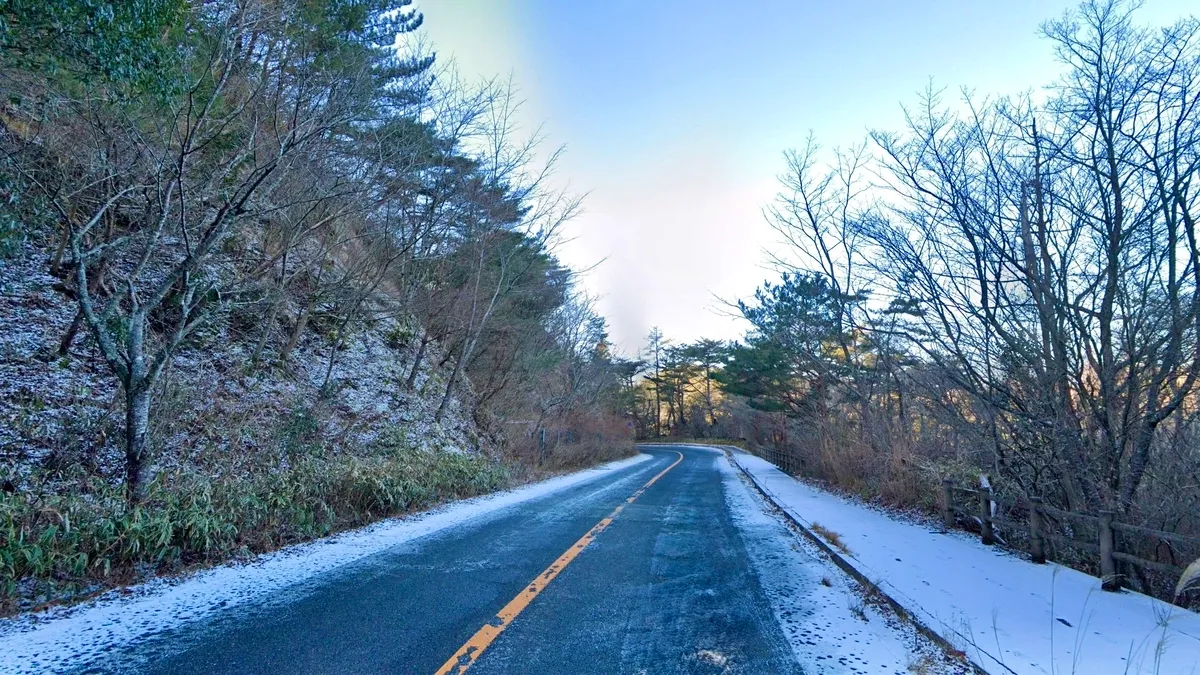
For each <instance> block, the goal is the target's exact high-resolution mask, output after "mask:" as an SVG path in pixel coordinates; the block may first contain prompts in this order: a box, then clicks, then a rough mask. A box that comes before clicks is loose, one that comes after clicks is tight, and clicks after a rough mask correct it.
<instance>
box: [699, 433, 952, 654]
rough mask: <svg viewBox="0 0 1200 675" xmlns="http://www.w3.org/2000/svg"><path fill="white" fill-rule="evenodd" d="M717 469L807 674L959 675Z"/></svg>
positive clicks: (723, 462) (726, 471)
mask: <svg viewBox="0 0 1200 675" xmlns="http://www.w3.org/2000/svg"><path fill="white" fill-rule="evenodd" d="M717 466H718V467H719V469H720V471H721V473H722V478H723V480H724V484H725V500H726V503H727V504H728V505H729V511H730V513H731V514H732V517H733V520H734V523H735V524H736V525H737V527H738V530H739V531H740V532H741V534H742V538H743V541H744V542H745V544H746V551H747V553H748V554H749V556H750V560H751V563H752V564H753V565H754V569H755V573H756V574H757V575H758V578H759V582H760V583H761V584H762V587H763V591H764V592H765V593H766V595H767V598H768V600H769V601H770V603H771V609H772V610H773V611H774V613H775V617H776V620H777V621H778V622H779V625H780V628H782V629H783V632H784V635H785V636H786V637H787V638H788V642H789V643H790V644H791V647H792V653H793V655H794V656H795V658H796V660H797V661H798V662H799V663H800V665H801V667H802V668H803V670H804V672H806V673H814V674H819V673H839V674H840V673H879V674H888V675H890V674H892V673H894V674H895V675H905V674H906V673H909V672H911V671H910V668H915V667H917V664H922V665H923V667H924V668H925V670H923V671H920V672H928V673H940V672H956V671H957V670H961V669H956V668H954V667H952V666H950V665H948V664H946V663H944V659H943V655H942V653H941V651H940V650H939V649H938V648H937V647H936V646H935V645H933V644H932V643H931V642H929V640H928V639H926V638H924V637H923V636H921V635H920V634H919V633H917V631H916V630H915V629H914V628H913V627H912V626H909V625H907V624H903V623H901V622H899V621H898V620H897V619H896V618H895V617H894V616H893V615H891V613H890V611H889V612H887V613H884V612H882V611H881V610H880V609H878V608H877V607H875V606H874V605H873V604H871V603H869V602H864V600H863V598H862V595H861V593H860V592H859V591H858V589H857V584H856V583H854V582H853V581H851V580H850V579H849V578H848V577H847V576H846V575H845V573H843V572H842V571H841V570H840V569H838V568H837V567H835V566H834V565H833V563H832V562H830V561H828V560H826V559H825V558H824V556H823V554H822V553H820V551H819V549H817V548H816V547H815V546H813V545H812V544H811V543H810V542H807V541H805V540H803V539H802V538H801V537H800V536H799V535H796V534H793V533H792V532H789V531H788V529H787V527H786V526H785V525H784V524H783V523H782V522H780V517H781V516H774V515H772V514H771V513H769V512H768V510H767V509H768V508H769V507H767V506H766V505H765V504H764V503H763V502H762V500H761V499H759V498H757V497H756V496H753V495H752V493H751V492H750V489H749V488H748V487H747V486H746V485H745V484H744V483H743V481H742V478H741V473H740V472H738V471H737V470H736V469H734V468H733V466H732V465H730V463H729V461H728V460H727V459H726V458H725V457H723V456H722V457H719V458H717Z"/></svg>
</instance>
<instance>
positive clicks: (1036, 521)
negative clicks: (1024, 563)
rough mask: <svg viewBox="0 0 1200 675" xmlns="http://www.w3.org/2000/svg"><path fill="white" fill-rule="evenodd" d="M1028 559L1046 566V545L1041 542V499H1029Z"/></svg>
mask: <svg viewBox="0 0 1200 675" xmlns="http://www.w3.org/2000/svg"><path fill="white" fill-rule="evenodd" d="M1029 559H1030V560H1032V561H1033V562H1035V563H1037V564H1039V565H1044V564H1046V544H1045V542H1044V541H1043V540H1042V499H1041V498H1040V497H1031V498H1030V499H1029Z"/></svg>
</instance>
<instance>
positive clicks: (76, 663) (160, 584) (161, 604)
mask: <svg viewBox="0 0 1200 675" xmlns="http://www.w3.org/2000/svg"><path fill="white" fill-rule="evenodd" d="M648 459H650V456H649V455H644V454H643V455H637V456H635V457H631V458H629V459H624V460H620V461H617V462H611V463H609V464H606V465H604V466H601V467H598V468H594V469H589V470H586V471H580V472H577V473H573V474H568V475H565V476H560V477H557V478H552V479H550V480H546V481H543V482H540V483H535V484H533V485H528V486H525V487H522V488H518V489H516V490H511V491H508V492H503V493H499V494H494V495H488V496H484V497H477V498H474V499H469V500H465V501H461V502H456V503H453V504H451V505H449V506H446V507H443V508H440V509H435V510H433V511H429V512H427V513H424V514H420V515H417V516H412V517H406V518H398V519H392V520H386V521H381V522H378V523H375V524H374V525H370V526H367V527H365V528H362V529H360V530H355V531H353V532H347V533H343V534H340V535H337V536H334V537H330V538H328V539H322V540H318V541H314V542H311V543H307V544H300V545H297V546H292V547H289V548H286V549H283V550H280V551H277V552H275V553H271V554H268V555H264V556H262V557H260V558H258V559H257V560H256V561H254V562H253V563H249V564H245V565H233V564H231V565H223V566H221V567H216V568H212V569H209V570H206V571H204V572H200V573H198V574H196V575H194V576H191V577H188V578H186V579H183V580H170V579H165V578H159V579H156V580H154V581H151V582H149V583H146V584H143V585H141V586H135V587H132V588H129V589H123V590H121V591H113V592H110V593H107V594H105V595H104V596H101V597H100V598H98V599H96V600H93V601H91V602H87V603H84V604H81V605H76V606H73V607H58V608H54V609H51V610H47V611H44V612H39V613H36V614H26V615H22V616H20V617H16V618H11V619H0V672H2V673H12V674H14V675H16V674H18V673H46V672H59V671H62V670H66V669H71V668H78V667H81V666H84V665H86V664H87V663H88V662H90V661H92V660H94V659H96V658H97V657H100V656H102V655H104V654H105V653H108V652H110V651H112V650H117V649H121V648H122V647H123V646H125V645H129V644H131V643H132V642H134V641H135V640H136V641H141V640H145V639H146V638H149V637H151V636H153V635H156V634H160V633H163V632H166V631H168V630H171V629H174V628H178V627H179V626H181V625H183V624H186V623H190V622H193V621H197V620H201V619H204V618H207V617H209V616H211V615H213V614H214V613H216V612H218V611H221V610H226V609H229V608H233V607H236V606H239V605H247V604H257V603H261V602H263V601H265V600H266V599H268V598H270V597H271V596H273V595H275V594H277V593H278V592H280V591H281V590H283V589H285V588H290V587H294V586H296V585H298V584H302V583H304V582H308V581H312V580H314V579H315V578H316V577H318V575H322V574H326V573H330V572H332V571H334V570H336V569H338V568H341V567H344V566H345V565H348V564H350V563H353V562H355V561H357V560H361V559H362V558H364V557H366V556H369V555H372V554H375V553H379V552H381V551H383V550H385V549H388V548H391V547H393V546H397V545H399V544H403V543H405V542H409V541H412V540H414V539H416V538H418V537H423V536H425V535H428V534H432V533H434V532H438V531H440V530H444V529H446V528H449V527H454V526H457V525H462V524H464V523H466V522H468V521H469V520H472V519H474V518H477V517H480V516H483V515H485V514H490V513H494V512H496V511H498V510H500V509H503V508H506V507H509V506H513V505H515V504H520V503H522V502H526V501H529V500H531V499H535V498H538V497H542V496H545V495H548V494H551V493H553V492H557V491H560V490H563V489H566V488H568V487H571V486H574V485H579V484H581V483H584V482H587V481H591V480H594V479H597V478H600V477H601V476H604V475H606V474H609V473H611V472H613V471H617V470H620V469H623V468H625V467H629V466H632V465H634V464H638V463H641V462H644V461H646V460H648Z"/></svg>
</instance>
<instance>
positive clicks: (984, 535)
mask: <svg viewBox="0 0 1200 675" xmlns="http://www.w3.org/2000/svg"><path fill="white" fill-rule="evenodd" d="M960 495H961V496H965V497H967V499H968V500H969V502H971V503H972V508H970V509H964V508H961V507H960V503H962V501H963V500H962V499H960V498H959V496H960ZM940 501H941V504H940V507H941V516H942V524H943V525H944V526H945V527H946V529H954V528H955V527H957V525H958V516H960V515H962V516H964V517H965V518H967V519H969V520H971V521H974V522H977V523H978V525H979V529H980V538H981V539H982V541H983V543H984V544H987V545H989V546H990V545H993V544H996V543H997V537H996V533H995V524H997V523H1000V524H1001V525H1003V526H1005V527H1008V528H1011V530H1012V531H1013V532H1016V531H1018V530H1020V529H1024V530H1025V532H1026V533H1027V534H1028V537H1029V547H1028V551H1029V557H1030V560H1032V561H1033V562H1035V563H1039V564H1042V563H1045V562H1046V559H1047V549H1048V547H1047V542H1055V543H1059V544H1062V545H1064V546H1067V547H1070V548H1072V549H1075V550H1081V551H1085V552H1087V553H1089V554H1091V555H1094V556H1096V559H1097V562H1098V564H1099V568H1100V579H1101V587H1102V588H1103V589H1104V590H1106V591H1118V590H1120V589H1121V587H1122V586H1123V582H1124V577H1123V576H1122V575H1121V574H1120V573H1119V572H1118V566H1117V562H1118V561H1120V562H1124V563H1127V564H1130V565H1135V566H1137V567H1140V568H1142V569H1147V570H1153V571H1155V572H1162V573H1166V574H1173V575H1175V576H1179V575H1181V574H1183V572H1184V569H1185V568H1184V566H1181V565H1176V564H1174V563H1165V562H1162V561H1159V560H1147V559H1146V558H1142V557H1140V556H1138V555H1135V554H1134V553H1132V552H1129V551H1122V550H1120V548H1119V547H1118V541H1119V538H1118V537H1117V533H1118V532H1123V533H1126V534H1129V535H1134V536H1140V537H1143V538H1144V539H1149V540H1156V541H1157V542H1159V543H1162V542H1166V543H1168V544H1173V545H1178V546H1184V547H1194V548H1198V549H1200V537H1189V536H1186V535H1182V534H1178V533H1175V532H1164V531H1162V530H1156V529H1153V528H1149V527H1143V526H1141V525H1133V524H1131V523H1122V522H1120V521H1118V520H1117V519H1116V517H1117V514H1116V513H1115V512H1112V511H1101V512H1100V513H1099V514H1095V515H1093V514H1089V513H1078V512H1074V511H1064V510H1062V509H1057V508H1054V507H1052V506H1049V505H1047V504H1046V503H1045V502H1043V501H1042V500H1041V499H1038V498H1037V497H1033V498H1029V499H1021V500H1019V501H1018V503H1016V504H1013V503H1008V502H1004V501H1001V500H998V499H996V497H995V496H994V495H993V494H992V490H991V489H990V488H986V487H980V488H965V487H961V486H958V485H955V484H954V481H952V480H949V479H945V480H943V481H942V492H941V500H940ZM993 504H994V505H996V506H997V507H1003V509H1004V511H1005V512H1006V513H1009V512H1012V511H1014V510H1021V511H1024V512H1025V513H1027V514H1028V515H1027V517H1026V518H1025V519H1024V520H1023V521H1022V520H1020V519H1012V518H1008V517H1002V516H998V515H997V513H996V512H997V510H998V509H997V508H994V507H993ZM1051 522H1058V523H1060V524H1063V523H1070V524H1071V529H1072V530H1073V532H1079V531H1082V530H1086V531H1088V532H1094V533H1095V541H1089V540H1088V539H1082V538H1079V537H1077V536H1066V535H1064V534H1062V532H1061V528H1059V531H1055V529H1052V528H1051V527H1050V524H1051ZM1077 525H1083V526H1084V527H1082V528H1076V527H1074V526H1077Z"/></svg>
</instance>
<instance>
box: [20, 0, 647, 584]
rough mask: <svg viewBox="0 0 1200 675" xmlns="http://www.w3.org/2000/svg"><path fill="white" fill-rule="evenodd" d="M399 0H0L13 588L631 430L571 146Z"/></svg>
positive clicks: (501, 474) (195, 545) (245, 537)
mask: <svg viewBox="0 0 1200 675" xmlns="http://www.w3.org/2000/svg"><path fill="white" fill-rule="evenodd" d="M410 5H411V0H283V1H279V0H217V1H205V2H190V1H188V0H133V1H130V2H116V3H112V2H102V1H100V0H68V1H66V2H51V3H46V2H26V1H23V0H17V1H15V2H6V3H3V4H2V5H0V88H2V90H3V94H4V95H3V97H0V98H2V100H0V197H2V199H0V473H2V476H0V477H2V478H3V484H4V492H3V494H2V496H0V532H2V533H3V536H2V543H0V577H2V579H3V583H4V587H3V588H2V589H0V590H3V594H4V595H3V599H4V603H5V605H6V606H9V607H11V606H13V604H12V603H20V604H22V605H23V606H27V605H28V604H29V603H31V602H40V601H44V600H47V599H51V598H52V597H54V596H55V594H57V593H61V592H63V591H66V592H71V591H74V590H79V589H81V588H84V589H86V588H90V587H97V586H90V584H97V583H98V584H101V585H103V584H105V583H110V582H112V581H114V580H116V581H120V580H124V579H129V578H133V577H135V576H137V575H139V574H142V573H144V572H146V571H153V570H155V569H173V568H175V567H177V566H179V565H183V564H188V563H192V562H202V561H208V560H219V559H221V558H223V557H226V556H228V555H231V554H239V552H240V553H243V554H244V553H246V552H253V551H260V550H266V549H269V548H272V547H275V546H278V545H281V544H283V543H288V542H290V541H295V540H299V539H303V538H306V537H311V536H315V535H319V534H323V533H327V532H330V531H332V530H335V529H337V528H340V527H345V526H347V525H352V524H357V523H362V522H366V521H368V520H371V519H373V518H378V517H381V516H386V515H389V514H393V513H399V512H404V511H406V510H409V509H412V508H417V507H420V506H423V505H428V504H432V503H435V502H437V501H440V500H442V499H446V498H450V497H454V496H463V495H469V494H476V493H478V492H481V491H486V490H491V489H495V488H497V487H502V486H504V485H507V484H510V483H511V482H512V481H514V480H521V479H522V477H523V476H525V475H526V474H528V473H530V472H531V471H533V472H536V471H539V470H542V469H547V468H554V467H564V466H570V465H578V464H585V463H588V462H592V461H596V460H597V459H599V458H602V457H607V456H615V455H617V454H621V453H624V452H628V451H630V450H631V448H632V445H631V444H630V443H629V439H630V438H631V433H630V432H628V431H627V430H626V428H625V425H624V422H623V419H622V418H621V417H620V415H621V412H622V407H623V405H624V403H623V401H624V399H625V397H626V396H627V392H626V391H625V390H626V388H627V386H628V383H627V379H626V378H624V377H623V376H622V375H621V368H622V365H621V364H620V363H617V362H616V361H615V360H614V358H613V357H611V355H610V354H609V353H608V348H607V339H606V336H605V327H604V320H603V319H602V318H600V317H598V316H597V315H596V314H595V313H594V312H593V311H592V309H591V305H590V302H589V300H588V299H587V297H586V296H585V295H584V294H583V293H582V292H581V291H580V290H579V289H578V288H576V286H575V284H574V281H573V274H572V272H571V271H570V270H569V269H567V268H565V267H564V266H563V265H562V264H561V263H560V262H559V261H558V260H557V259H556V257H555V255H554V252H553V247H554V243H555V241H556V236H557V234H558V232H559V229H560V227H561V226H562V224H563V223H564V222H566V221H567V220H568V219H570V218H571V217H572V215H574V214H575V212H576V211H577V209H578V207H579V200H578V198H577V197H575V196H574V195H571V194H569V193H566V192H563V191H560V190H559V189H557V188H556V187H555V184H554V183H553V180H552V174H553V168H554V162H555V158H556V153H555V152H554V151H552V150H548V149H546V148H543V147H541V146H540V145H539V139H538V138H537V137H536V136H533V137H528V136H523V135H522V132H521V130H520V129H519V128H518V126H517V123H516V120H517V111H518V107H519V100H518V99H517V98H516V96H515V94H514V91H513V88H512V86H511V85H510V84H508V83H505V82H500V81H496V82H485V83H482V84H469V83H466V82H464V81H463V80H462V79H461V78H459V77H458V76H457V75H456V74H455V73H454V71H453V70H452V69H451V68H449V67H447V66H443V65H441V64H439V62H438V61H437V60H436V59H435V57H434V53H433V52H432V51H431V50H430V49H429V48H428V47H427V46H426V45H425V44H424V43H423V41H422V38H421V30H420V28H421V24H422V17H421V15H420V14H419V13H417V12H416V11H415V10H414V9H413V8H412V7H411V6H410ZM547 427H549V428H550V433H548V434H542V433H539V432H538V430H539V429H545V428H547ZM545 437H548V438H549V442H542V439H543V438H545Z"/></svg>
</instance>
